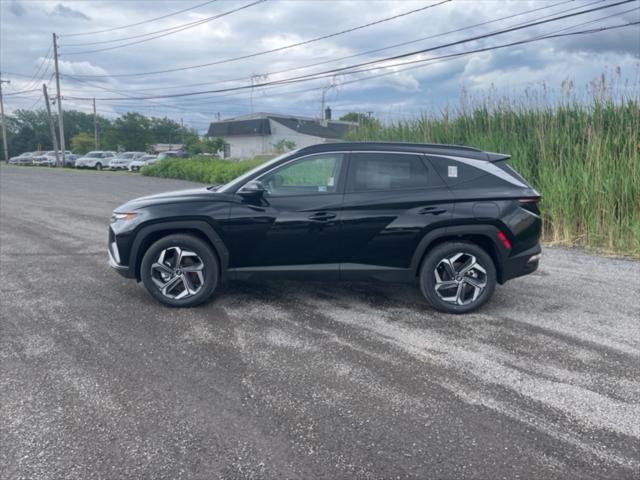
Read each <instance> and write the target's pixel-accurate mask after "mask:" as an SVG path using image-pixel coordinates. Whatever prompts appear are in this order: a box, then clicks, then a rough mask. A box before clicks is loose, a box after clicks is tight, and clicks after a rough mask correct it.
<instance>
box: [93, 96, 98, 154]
mask: <svg viewBox="0 0 640 480" xmlns="http://www.w3.org/2000/svg"><path fill="white" fill-rule="evenodd" d="M93 141H94V143H95V144H96V150H98V115H97V114H96V97H93Z"/></svg>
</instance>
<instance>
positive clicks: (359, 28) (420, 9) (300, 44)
mask: <svg viewBox="0 0 640 480" xmlns="http://www.w3.org/2000/svg"><path fill="white" fill-rule="evenodd" d="M451 1H452V0H442V1H440V2H438V3H434V4H431V5H427V6H424V7H421V8H416V9H414V10H409V11H406V12H403V13H400V14H397V15H393V16H391V17H386V18H382V19H379V20H376V21H374V22H369V23H366V24H364V25H358V26H356V27H352V28H348V29H346V30H342V31H340V32H335V33H330V34H327V35H322V36H320V37H315V38H311V39H309V40H304V41H302V42H297V43H292V44H289V45H284V46H282V47H277V48H272V49H270V50H264V51H262V52H256V53H251V54H247V55H242V56H239V57H234V58H227V59H225V60H218V61H215V62H209V63H203V64H200V65H190V66H187V67H179V68H172V69H167V70H156V71H153V72H142V73H121V74H113V75H76V77H83V78H107V77H139V76H146V75H156V74H160V73H170V72H179V71H182V70H191V69H195V68H204V67H209V66H212V65H220V64H222V63H230V62H236V61H238V60H245V59H247V58H254V57H258V56H261V55H266V54H268V53H275V52H281V51H283V50H288V49H291V48H295V47H300V46H302V45H308V44H310V43H315V42H319V41H321V40H326V39H328V38H333V37H337V36H339V35H344V34H346V33H351V32H355V31H357V30H362V29H363V28H368V27H372V26H374V25H378V24H380V23H384V22H389V21H391V20H395V19H397V18H401V17H405V16H407V15H412V14H414V13H418V12H421V11H424V10H428V9H430V8H433V7H437V6H439V5H442V4H444V3H449V2H451Z"/></svg>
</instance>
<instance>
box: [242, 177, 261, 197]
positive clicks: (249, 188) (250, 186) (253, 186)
mask: <svg viewBox="0 0 640 480" xmlns="http://www.w3.org/2000/svg"><path fill="white" fill-rule="evenodd" d="M266 191H267V189H266V188H264V185H263V184H262V182H260V181H258V180H252V181H250V182H248V183H246V184H244V186H242V188H240V190H238V195H240V196H241V197H244V198H247V199H251V200H258V199H260V198H262V196H263V195H264V194H265V192H266Z"/></svg>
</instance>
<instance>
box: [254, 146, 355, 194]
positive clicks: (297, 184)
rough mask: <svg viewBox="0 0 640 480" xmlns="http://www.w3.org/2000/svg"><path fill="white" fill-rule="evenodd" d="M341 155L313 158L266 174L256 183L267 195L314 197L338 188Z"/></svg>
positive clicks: (322, 155) (333, 154)
mask: <svg viewBox="0 0 640 480" xmlns="http://www.w3.org/2000/svg"><path fill="white" fill-rule="evenodd" d="M342 157H343V155H342V154H341V153H329V154H320V155H314V156H311V157H306V158H302V159H300V160H298V161H294V162H292V163H289V164H287V165H284V166H283V167H280V168H278V169H277V170H275V171H273V172H271V173H267V174H266V175H264V176H263V177H261V178H259V180H260V181H261V182H262V183H263V184H264V186H265V188H266V189H267V191H268V192H269V193H270V194H271V195H314V194H318V193H333V192H335V191H337V188H338V178H339V175H340V168H341V166H342Z"/></svg>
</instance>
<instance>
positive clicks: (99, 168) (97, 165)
mask: <svg viewBox="0 0 640 480" xmlns="http://www.w3.org/2000/svg"><path fill="white" fill-rule="evenodd" d="M96 170H102V164H101V163H100V162H98V163H96Z"/></svg>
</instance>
